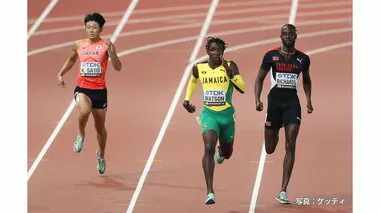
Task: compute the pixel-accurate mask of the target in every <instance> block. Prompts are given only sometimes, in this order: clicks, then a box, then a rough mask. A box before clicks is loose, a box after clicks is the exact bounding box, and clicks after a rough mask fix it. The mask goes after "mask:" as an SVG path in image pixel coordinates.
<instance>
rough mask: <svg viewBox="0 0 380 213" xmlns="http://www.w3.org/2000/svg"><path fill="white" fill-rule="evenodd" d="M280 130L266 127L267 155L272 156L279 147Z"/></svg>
mask: <svg viewBox="0 0 380 213" xmlns="http://www.w3.org/2000/svg"><path fill="white" fill-rule="evenodd" d="M279 132H280V129H279V128H268V127H265V130H264V137H265V151H266V152H267V154H272V153H273V152H274V151H275V150H276V147H277V144H278V139H279Z"/></svg>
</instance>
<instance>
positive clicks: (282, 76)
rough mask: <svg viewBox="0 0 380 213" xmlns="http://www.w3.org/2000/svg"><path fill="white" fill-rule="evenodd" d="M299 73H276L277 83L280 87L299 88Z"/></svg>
mask: <svg viewBox="0 0 380 213" xmlns="http://www.w3.org/2000/svg"><path fill="white" fill-rule="evenodd" d="M297 81H298V75H297V74H294V73H276V84H277V87H278V88H289V89H296V88H297Z"/></svg>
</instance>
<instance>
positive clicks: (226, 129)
mask: <svg viewBox="0 0 380 213" xmlns="http://www.w3.org/2000/svg"><path fill="white" fill-rule="evenodd" d="M219 122H220V123H221V129H220V134H219V147H218V152H217V157H216V162H217V163H218V164H221V163H222V162H223V161H224V159H229V158H230V157H231V155H232V153H233V147H234V141H235V111H234V110H233V109H228V111H226V115H225V116H220V117H219Z"/></svg>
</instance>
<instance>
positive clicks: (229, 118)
mask: <svg viewBox="0 0 380 213" xmlns="http://www.w3.org/2000/svg"><path fill="white" fill-rule="evenodd" d="M200 117H201V125H202V133H203V132H205V131H208V130H214V131H216V133H217V135H218V137H219V141H222V142H225V143H233V142H234V137H235V109H234V108H233V107H229V108H227V109H225V110H223V111H219V112H217V111H213V110H211V109H208V108H206V107H203V110H202V113H201V116H200Z"/></svg>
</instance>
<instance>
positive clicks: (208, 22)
mask: <svg viewBox="0 0 380 213" xmlns="http://www.w3.org/2000/svg"><path fill="white" fill-rule="evenodd" d="M218 3H219V0H213V1H212V3H211V5H210V8H209V10H208V12H207V17H206V20H205V21H204V23H203V27H202V30H201V32H200V34H199V36H198V40H197V42H196V44H195V46H194V49H193V52H192V53H191V56H190V58H189V63H190V62H192V61H194V59H195V58H196V56H197V54H198V52H199V50H200V48H201V45H202V43H203V40H204V38H205V36H206V33H207V31H208V28H209V26H210V25H211V20H212V18H213V16H214V13H215V11H216V7H217V6H218ZM188 67H189V66H187V67H186V69H185V71H184V73H183V76H182V79H181V81H180V84H179V86H178V89H177V91H176V93H175V95H174V97H173V100H172V102H171V104H170V107H169V110H168V112H167V114H166V116H165V120H164V123H163V124H162V126H161V129H160V132H159V134H158V136H157V139H156V141H155V142H154V145H153V147H152V151H151V153H150V155H149V158H148V162H147V163H146V164H145V168H144V171H143V172H142V174H141V177H140V179H139V182H138V184H137V187H136V190H135V192H134V193H133V196H132V199H131V202H130V203H129V206H128V209H127V213H132V212H133V208H134V206H135V204H136V201H137V199H138V196H139V194H140V192H141V189H142V187H143V184H144V182H145V179H146V177H147V175H148V173H149V170H150V168H151V166H152V163H153V160H154V158H155V156H156V153H157V151H158V148H159V146H160V144H161V142H162V139H163V138H164V135H165V132H166V129H167V128H168V126H169V123H170V120H171V118H172V116H173V114H174V111H175V108H176V105H177V103H178V100H179V98H180V96H181V93H182V89H183V87H184V85H185V83H186V80H187V76H188V75H189V74H190V71H191V68H188Z"/></svg>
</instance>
